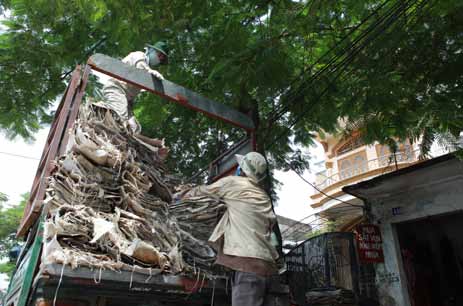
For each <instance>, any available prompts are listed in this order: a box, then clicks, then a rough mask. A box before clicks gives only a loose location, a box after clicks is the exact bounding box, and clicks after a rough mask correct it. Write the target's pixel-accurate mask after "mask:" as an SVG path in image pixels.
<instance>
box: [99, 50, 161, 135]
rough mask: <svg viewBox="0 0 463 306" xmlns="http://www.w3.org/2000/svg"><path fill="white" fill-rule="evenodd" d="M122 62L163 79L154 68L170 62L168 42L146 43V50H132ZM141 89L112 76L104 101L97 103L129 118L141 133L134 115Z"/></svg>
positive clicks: (106, 84)
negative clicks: (136, 100)
mask: <svg viewBox="0 0 463 306" xmlns="http://www.w3.org/2000/svg"><path fill="white" fill-rule="evenodd" d="M122 62H123V63H125V64H128V65H130V66H133V67H135V68H138V69H143V70H146V71H148V72H149V73H150V74H152V75H153V76H154V77H155V78H157V79H160V80H163V79H164V77H163V76H162V74H161V73H159V72H158V71H157V70H154V68H156V67H158V66H159V65H163V64H167V63H168V49H167V44H166V43H165V42H162V41H159V42H157V43H155V44H154V45H146V47H145V51H144V52H142V51H135V52H131V53H129V55H127V56H126V57H124V58H123V59H122ZM140 90H141V89H140V88H138V87H135V86H132V85H130V84H127V83H126V82H123V81H119V80H116V79H114V78H110V79H109V80H108V81H107V82H106V83H105V84H104V86H103V96H104V99H103V101H99V102H98V103H95V104H96V105H98V106H101V107H104V108H108V109H110V110H112V111H114V112H115V113H117V114H118V115H119V117H120V118H121V119H122V120H128V123H129V126H130V128H131V129H132V130H133V131H134V132H137V133H139V132H140V127H139V125H138V123H137V122H136V120H135V117H133V112H132V108H133V105H134V100H135V97H136V96H137V95H138V93H139V92H140Z"/></svg>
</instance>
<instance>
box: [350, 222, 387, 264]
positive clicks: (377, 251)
mask: <svg viewBox="0 0 463 306" xmlns="http://www.w3.org/2000/svg"><path fill="white" fill-rule="evenodd" d="M355 237H356V240H357V250H358V253H359V258H360V262H362V263H378V262H384V254H383V241H382V239H381V231H380V229H379V227H378V226H376V225H373V224H360V225H358V226H357V228H356V235H355Z"/></svg>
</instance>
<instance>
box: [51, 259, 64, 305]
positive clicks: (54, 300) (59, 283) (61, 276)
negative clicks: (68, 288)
mask: <svg viewBox="0 0 463 306" xmlns="http://www.w3.org/2000/svg"><path fill="white" fill-rule="evenodd" d="M65 266H66V262H64V263H63V266H62V268H61V275H60V277H59V281H58V286H56V291H55V297H54V298H53V306H56V299H57V298H58V291H59V288H60V287H61V282H62V281H63V275H64V267H65Z"/></svg>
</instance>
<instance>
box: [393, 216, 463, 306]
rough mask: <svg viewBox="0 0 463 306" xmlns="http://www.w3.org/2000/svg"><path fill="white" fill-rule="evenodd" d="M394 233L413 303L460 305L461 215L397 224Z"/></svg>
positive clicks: (462, 272)
mask: <svg viewBox="0 0 463 306" xmlns="http://www.w3.org/2000/svg"><path fill="white" fill-rule="evenodd" d="M397 234H398V238H399V244H400V252H401V255H402V261H403V269H404V272H405V275H406V277H407V287H408V292H409V295H410V302H411V304H412V306H456V305H463V214H462V213H458V214H451V215H444V216H435V217H430V218H426V219H422V220H418V221H412V222H406V223H400V224H398V225H397Z"/></svg>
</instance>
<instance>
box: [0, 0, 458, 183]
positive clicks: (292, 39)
mask: <svg viewBox="0 0 463 306" xmlns="http://www.w3.org/2000/svg"><path fill="white" fill-rule="evenodd" d="M407 5H409V6H407ZM0 6H1V7H2V8H3V9H7V10H9V12H10V15H11V16H10V17H9V18H8V19H7V20H5V21H4V25H5V26H6V27H7V30H6V32H5V33H3V34H0V84H1V86H0V96H1V97H2V103H1V104H0V129H1V130H3V131H5V132H7V134H8V135H9V136H11V137H14V136H16V135H20V136H22V137H25V138H28V137H31V136H32V135H33V133H34V132H35V131H36V130H37V129H38V128H39V127H40V125H41V124H42V123H43V122H46V121H47V120H49V117H48V113H47V108H48V107H49V106H50V103H51V102H52V101H53V100H54V98H55V97H56V96H57V95H59V94H60V93H61V92H62V91H63V89H64V85H65V82H66V80H67V77H68V74H67V73H68V72H69V71H70V70H71V69H72V68H73V67H74V66H75V64H77V63H83V62H85V60H86V58H87V57H88V56H89V55H90V54H91V53H93V52H100V53H105V54H108V55H110V56H114V57H122V56H125V55H126V54H128V53H129V52H131V51H134V50H141V49H142V48H143V46H144V44H145V43H153V42H155V41H157V40H159V39H162V40H165V41H168V42H169V45H170V47H171V50H172V52H171V56H170V65H169V66H167V67H165V68H161V72H162V73H163V74H164V75H165V76H166V77H167V78H168V79H170V80H172V81H173V82H176V83H179V84H182V85H183V86H185V87H188V88H191V89H192V90H195V91H197V92H199V93H201V94H203V95H205V96H208V97H210V98H212V99H214V100H217V101H218V102H221V103H225V104H228V105H231V106H233V107H235V108H237V109H239V110H241V111H243V112H246V113H250V114H251V116H252V117H253V119H254V120H255V122H256V123H257V124H258V127H259V128H258V141H259V149H260V150H261V151H266V152H269V153H271V162H272V163H273V166H274V168H277V169H282V168H284V167H286V164H287V162H290V163H292V164H296V165H297V166H300V167H301V168H303V167H307V162H306V163H300V154H298V153H297V152H295V151H294V149H293V148H294V146H291V144H293V143H294V144H298V145H308V144H311V143H312V139H313V134H312V133H313V132H320V131H325V132H335V131H336V129H337V119H338V118H340V117H343V118H346V119H347V120H348V121H350V122H357V121H363V122H364V123H365V124H363V125H362V130H361V132H363V133H362V134H363V135H364V138H365V141H366V142H373V141H380V142H383V143H390V142H391V139H404V138H407V137H411V138H412V139H414V140H417V138H418V137H419V135H422V134H423V133H424V132H425V131H428V132H429V133H431V134H433V135H440V134H445V133H450V134H451V135H453V136H456V135H457V134H458V133H459V132H460V131H461V130H462V127H463V115H462V114H463V112H461V107H462V102H461V101H463V99H462V88H463V84H462V80H463V78H462V74H461V72H462V71H463V52H462V51H461V50H462V48H463V38H462V36H461V33H462V32H463V19H462V18H460V16H462V14H463V5H462V2H461V1H458V0H445V1H437V0H418V1H408V0H404V1H398V0H396V1H393V0H391V1H387V2H385V1H378V0H363V1H358V0H346V1H316V0H315V1H289V0H288V1H277V2H276V1H263V0H251V1H210V0H207V1H178V0H169V1H167V0H157V1H151V2H146V1H145V2H143V1H142V2H140V1H138V2H137V1H136V2H133V1H102V0H89V1H63V0H54V1H53V2H52V3H50V2H49V1H43V0H40V1H37V0H36V1H30V0H13V1H2V2H0ZM398 7H407V10H405V12H404V13H403V14H396V15H397V16H394V15H391V16H392V17H394V19H391V21H390V22H383V23H380V21H381V20H382V18H383V17H384V16H388V15H387V12H388V11H390V10H392V9H394V8H398ZM377 10H378V11H377ZM368 16H370V17H369V18H368V19H366V18H367V17H368ZM363 20H365V22H362V21H363ZM377 23H380V24H381V26H380V27H377V28H375V30H374V31H371V32H370V34H371V35H369V36H366V37H367V38H368V39H365V43H364V44H363V48H361V49H358V50H356V49H355V48H353V46H357V45H358V44H357V45H356V41H357V40H358V39H362V37H364V36H363V35H364V34H365V33H367V32H366V31H367V30H368V29H370V28H372V27H374V26H375V24H377ZM349 33H350V34H349ZM362 42H363V41H362ZM325 54H326V56H323V55H325ZM351 55H352V56H351ZM335 56H344V57H341V58H340V59H338V60H337V61H335V63H336V65H337V66H332V65H331V64H332V63H333V62H332V59H333V58H334V57H335ZM343 58H347V61H345V62H344V64H342V65H341V59H343ZM333 67H335V68H333ZM321 71H323V72H322V73H320V75H319V76H317V77H316V78H314V77H313V76H314V75H316V74H317V73H319V72H321ZM317 75H318V74H317ZM281 108H283V109H284V110H285V112H284V113H283V114H284V115H283V116H277V119H278V120H274V119H275V114H276V113H277V112H276V111H277V110H280V109H281ZM135 113H136V115H137V117H138V118H139V120H140V121H141V123H142V126H143V129H144V132H145V133H146V134H147V135H148V136H153V137H160V138H166V142H167V144H168V145H169V146H170V147H171V149H172V151H171V159H170V162H171V167H174V168H173V169H174V170H175V171H181V172H182V173H183V174H184V175H186V176H188V175H189V174H192V173H194V172H195V170H197V169H198V168H201V167H203V166H205V165H206V164H207V163H208V162H209V161H211V160H212V159H213V158H214V157H216V156H217V155H218V153H220V152H222V150H223V149H224V148H227V147H228V146H229V145H230V144H231V143H232V142H233V141H235V140H236V139H239V137H240V136H242V134H240V132H239V131H237V130H236V129H233V128H230V127H229V126H226V125H224V124H222V123H220V122H217V121H214V120H211V119H208V118H205V117H204V116H202V115H199V114H197V113H194V112H192V111H189V110H185V109H183V108H181V107H179V106H176V105H172V104H168V103H166V102H164V101H161V100H160V99H159V98H156V97H153V96H152V95H143V96H142V97H140V98H139V103H138V104H137V108H136V110H135Z"/></svg>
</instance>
